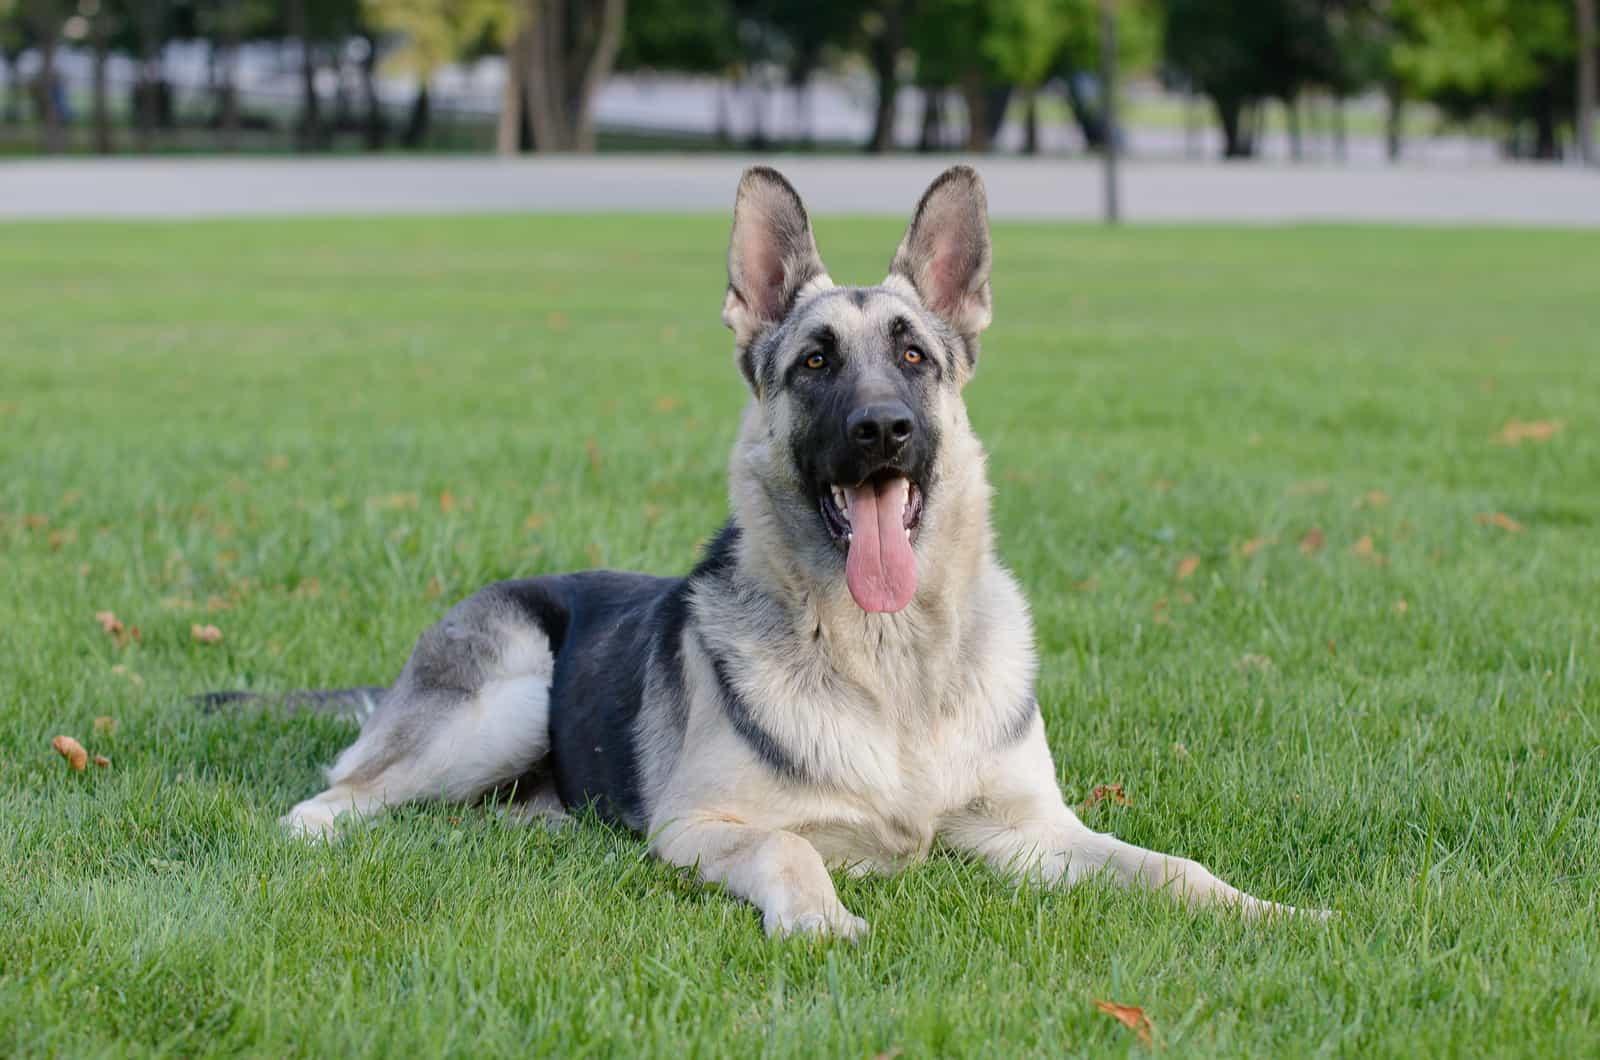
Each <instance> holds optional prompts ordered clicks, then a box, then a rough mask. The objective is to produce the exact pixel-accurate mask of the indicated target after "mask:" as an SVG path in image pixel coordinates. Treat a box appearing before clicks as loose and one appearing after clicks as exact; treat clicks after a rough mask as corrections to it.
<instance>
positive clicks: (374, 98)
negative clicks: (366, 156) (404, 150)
mask: <svg viewBox="0 0 1600 1060" xmlns="http://www.w3.org/2000/svg"><path fill="white" fill-rule="evenodd" d="M365 40H366V42H367V54H366V56H365V57H364V58H363V59H362V60H361V98H362V104H363V106H364V107H365V111H366V113H365V117H364V118H363V119H362V123H361V128H362V133H361V141H362V145H363V146H364V147H365V148H366V149H367V150H368V151H382V150H383V148H384V145H385V144H386V143H387V142H388V140H389V123H388V122H387V121H385V120H384V117H383V100H381V99H379V98H378V40H377V38H376V37H374V36H372V34H370V33H369V34H367V35H366V37H365Z"/></svg>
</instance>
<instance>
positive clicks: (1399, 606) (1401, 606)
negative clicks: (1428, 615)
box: [1394, 600, 1411, 615]
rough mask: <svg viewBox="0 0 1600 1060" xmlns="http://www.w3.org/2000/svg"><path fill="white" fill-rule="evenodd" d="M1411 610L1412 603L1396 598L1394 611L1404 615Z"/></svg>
mask: <svg viewBox="0 0 1600 1060" xmlns="http://www.w3.org/2000/svg"><path fill="white" fill-rule="evenodd" d="M1409 610H1411V605H1410V604H1408V603H1406V602H1405V601H1404V600H1396V601H1395V602H1394V613H1395V614H1397V615H1403V614H1405V613H1406V612H1407V611H1409Z"/></svg>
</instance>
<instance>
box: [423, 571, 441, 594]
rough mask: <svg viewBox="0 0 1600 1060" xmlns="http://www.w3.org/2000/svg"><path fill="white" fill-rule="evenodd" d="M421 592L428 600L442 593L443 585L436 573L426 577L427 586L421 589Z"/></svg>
mask: <svg viewBox="0 0 1600 1060" xmlns="http://www.w3.org/2000/svg"><path fill="white" fill-rule="evenodd" d="M423 594H424V595H425V596H427V598H428V599H430V600H436V599H438V598H439V597H441V596H443V595H444V585H443V584H441V583H440V581H439V576H438V575H437V574H435V575H434V576H433V577H431V578H429V579H428V587H427V588H426V589H424V590H423Z"/></svg>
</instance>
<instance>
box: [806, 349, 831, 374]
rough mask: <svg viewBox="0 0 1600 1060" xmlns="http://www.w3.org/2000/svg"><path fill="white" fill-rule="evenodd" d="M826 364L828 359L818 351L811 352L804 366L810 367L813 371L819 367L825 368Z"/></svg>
mask: <svg viewBox="0 0 1600 1060" xmlns="http://www.w3.org/2000/svg"><path fill="white" fill-rule="evenodd" d="M827 365H828V359H827V358H826V357H824V356H822V354H820V353H813V354H812V355H811V356H810V357H807V358H806V367H807V368H809V369H811V370H812V371H813V372H815V371H817V370H818V369H820V368H825V367H827Z"/></svg>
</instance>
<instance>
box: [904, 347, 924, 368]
mask: <svg viewBox="0 0 1600 1060" xmlns="http://www.w3.org/2000/svg"><path fill="white" fill-rule="evenodd" d="M904 357H905V359H906V363H907V364H921V363H922V351H921V350H919V349H917V348H916V347H915V346H907V347H906V352H905V354H904Z"/></svg>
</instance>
